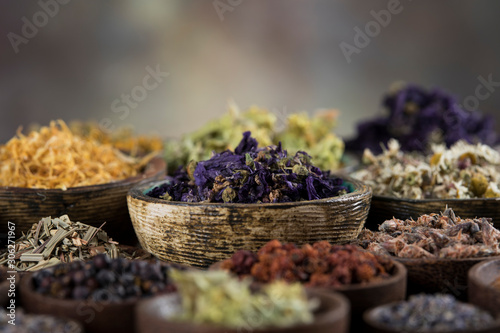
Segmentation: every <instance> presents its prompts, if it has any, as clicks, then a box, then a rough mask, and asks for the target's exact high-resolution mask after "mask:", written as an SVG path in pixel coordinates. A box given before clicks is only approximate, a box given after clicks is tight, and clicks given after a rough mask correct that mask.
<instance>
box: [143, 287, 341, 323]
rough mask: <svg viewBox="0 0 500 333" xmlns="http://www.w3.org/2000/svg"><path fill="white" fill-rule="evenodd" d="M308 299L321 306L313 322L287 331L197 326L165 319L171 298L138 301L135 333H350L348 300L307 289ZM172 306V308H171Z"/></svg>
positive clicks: (337, 295) (163, 297) (332, 294)
mask: <svg viewBox="0 0 500 333" xmlns="http://www.w3.org/2000/svg"><path fill="white" fill-rule="evenodd" d="M307 292H308V294H309V297H313V298H316V299H319V301H320V307H319V309H318V310H317V311H316V313H315V316H314V317H315V318H314V322H313V323H311V324H306V325H300V326H295V327H289V328H272V329H271V328H270V329H253V328H252V327H251V324H252V323H250V322H249V323H248V324H249V325H248V327H242V328H241V329H225V328H220V327H210V326H200V325H194V324H191V323H182V322H174V321H169V320H167V319H166V317H167V316H166V314H165V309H166V307H168V306H169V304H172V301H171V299H169V298H170V297H172V296H168V295H167V296H160V297H156V298H153V299H150V300H144V301H141V302H140V303H139V304H138V306H137V308H136V328H137V330H136V331H137V333H156V332H176V333H237V332H255V333H271V332H275V333H299V332H308V333H323V332H325V333H326V332H335V333H347V332H349V301H348V300H347V299H346V298H345V297H344V296H342V295H340V294H338V293H321V292H319V291H318V290H308V291H307ZM170 306H171V305H170Z"/></svg>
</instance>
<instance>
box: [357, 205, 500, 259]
mask: <svg viewBox="0 0 500 333" xmlns="http://www.w3.org/2000/svg"><path fill="white" fill-rule="evenodd" d="M379 230H380V231H378V232H374V231H370V230H367V229H365V230H363V231H362V232H361V234H360V235H359V238H358V243H359V244H360V245H361V246H362V247H364V248H366V249H367V250H369V251H371V252H374V253H377V254H381V255H393V256H396V257H401V258H452V259H458V258H478V257H488V256H495V255H500V246H499V242H500V231H499V230H497V229H496V228H495V227H493V224H492V223H491V219H490V218H484V217H483V218H474V219H461V218H460V217H458V216H455V213H454V212H453V210H452V209H450V208H447V209H446V210H445V211H444V212H442V213H440V214H430V215H422V216H420V217H419V218H418V219H417V220H416V221H414V220H413V219H409V220H406V221H403V220H398V219H396V218H393V219H392V220H387V221H385V222H384V223H382V224H381V225H380V226H379Z"/></svg>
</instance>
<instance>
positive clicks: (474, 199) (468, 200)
mask: <svg viewBox="0 0 500 333" xmlns="http://www.w3.org/2000/svg"><path fill="white" fill-rule="evenodd" d="M372 198H373V199H378V200H380V201H396V202H407V203H415V204H416V203H428V202H443V203H446V202H455V203H463V202H495V201H500V197H496V198H461V199H459V198H441V199H440V198H429V199H411V198H399V197H391V196H388V195H379V194H373V196H372Z"/></svg>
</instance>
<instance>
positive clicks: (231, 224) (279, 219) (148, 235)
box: [127, 178, 371, 267]
mask: <svg viewBox="0 0 500 333" xmlns="http://www.w3.org/2000/svg"><path fill="white" fill-rule="evenodd" d="M344 180H346V181H347V182H349V183H351V184H352V185H353V186H354V188H355V191H354V192H352V193H349V194H347V195H344V196H340V197H333V198H327V199H320V200H311V201H300V202H287V203H270V204H230V203H187V202H171V201H165V200H162V199H156V198H152V197H149V196H147V195H145V194H144V193H145V192H146V191H147V190H148V189H150V188H151V187H153V186H156V185H159V184H161V183H162V182H150V183H147V184H141V185H138V186H136V187H134V188H132V189H131V190H130V191H129V194H128V196H127V201H128V208H129V212H130V217H131V219H132V224H133V226H134V229H135V232H136V234H137V238H138V239H139V242H140V243H141V245H142V247H143V248H144V249H145V250H147V251H149V252H150V253H152V254H153V255H154V256H156V257H158V258H160V259H162V260H166V261H170V262H176V263H181V264H187V265H190V266H196V267H208V266H209V265H210V264H213V263H215V262H217V261H221V260H223V259H226V258H228V257H230V256H231V255H232V254H233V253H234V252H236V251H237V250H240V249H246V250H250V251H257V250H258V249H259V248H261V247H262V246H263V245H264V244H266V243H267V242H268V241H270V240H273V239H278V240H280V241H282V242H290V243H295V244H298V245H301V244H304V243H314V242H317V241H321V240H326V241H329V242H331V243H338V244H341V243H347V242H352V241H353V240H354V239H356V238H357V237H358V235H359V233H360V232H361V230H362V228H363V226H364V222H365V220H366V217H367V215H368V210H369V208H370V199H371V190H370V189H369V188H368V187H367V186H365V185H364V184H363V183H361V182H359V181H357V180H354V179H351V178H344Z"/></svg>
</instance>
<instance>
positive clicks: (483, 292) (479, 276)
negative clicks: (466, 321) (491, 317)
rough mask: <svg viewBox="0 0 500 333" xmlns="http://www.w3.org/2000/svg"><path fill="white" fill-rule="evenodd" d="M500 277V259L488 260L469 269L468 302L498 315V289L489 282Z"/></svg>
mask: <svg viewBox="0 0 500 333" xmlns="http://www.w3.org/2000/svg"><path fill="white" fill-rule="evenodd" d="M499 278H500V259H495V260H488V261H485V262H482V263H479V264H477V265H475V266H474V267H472V269H471V270H470V271H469V290H468V291H469V302H471V303H472V304H475V305H477V306H480V307H482V308H484V309H489V310H490V311H491V312H493V313H495V314H496V315H497V316H500V290H499V289H495V288H493V287H492V286H491V284H492V283H493V282H494V281H495V280H496V279H499Z"/></svg>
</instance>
